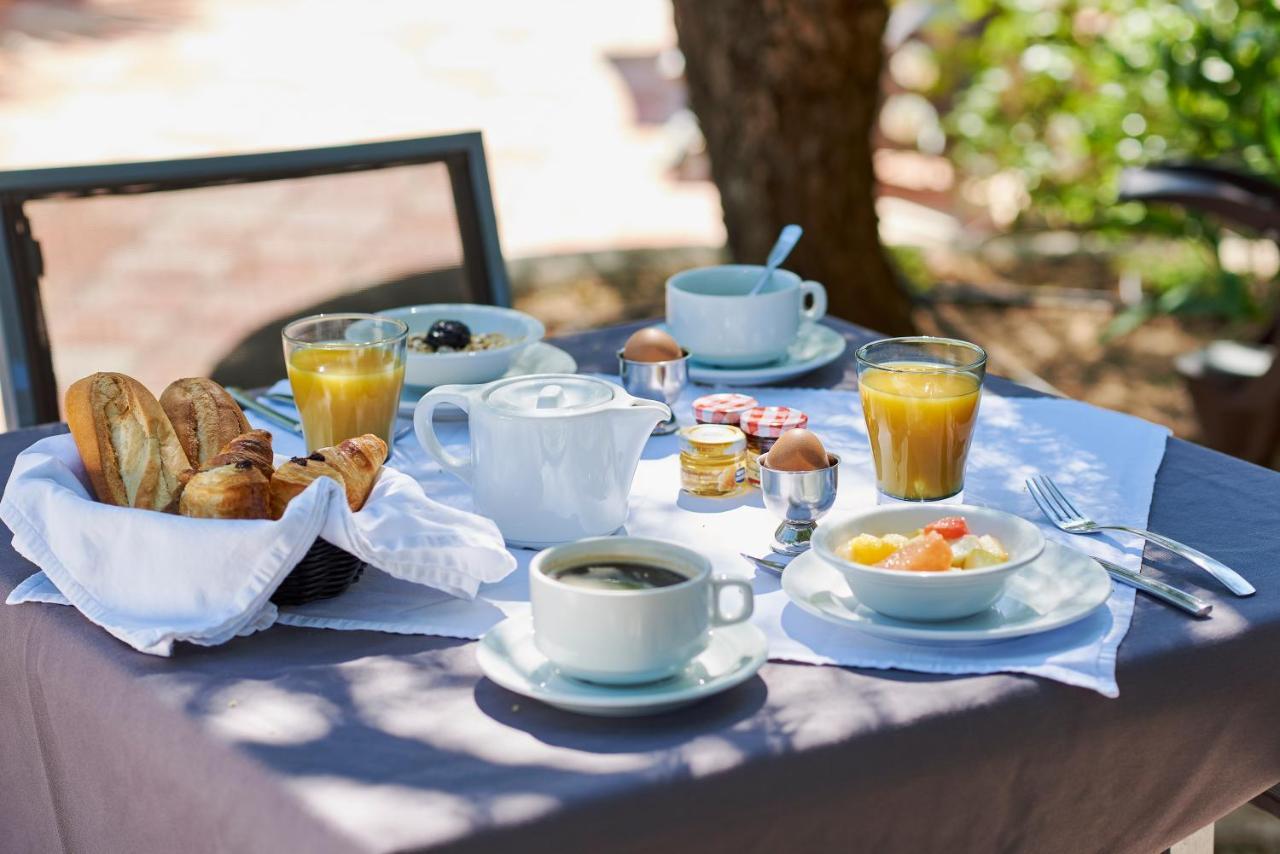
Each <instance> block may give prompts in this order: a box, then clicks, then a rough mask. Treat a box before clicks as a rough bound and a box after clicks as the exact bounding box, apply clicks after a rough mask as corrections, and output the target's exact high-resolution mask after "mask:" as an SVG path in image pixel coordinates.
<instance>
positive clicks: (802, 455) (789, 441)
mask: <svg viewBox="0 0 1280 854" xmlns="http://www.w3.org/2000/svg"><path fill="white" fill-rule="evenodd" d="M764 464H765V465H767V466H768V467H769V468H771V469H777V470H778V471H817V470H818V469H824V468H826V467H827V466H829V465H830V464H831V461H830V460H829V459H828V458H827V449H826V448H824V447H822V441H821V440H820V439H818V437H817V436H816V435H814V434H813V433H811V432H810V431H808V430H806V429H804V428H803V427H798V428H796V429H794V430H788V431H787V432H785V433H783V434H782V435H781V436H779V437H778V440H777V441H776V442H774V443H773V447H772V448H770V449H769V453H768V454H766V455H765V460H764Z"/></svg>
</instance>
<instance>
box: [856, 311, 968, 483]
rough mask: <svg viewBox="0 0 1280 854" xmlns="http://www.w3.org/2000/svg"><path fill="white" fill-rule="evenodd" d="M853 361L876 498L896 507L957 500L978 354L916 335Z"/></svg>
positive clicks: (880, 344) (961, 344)
mask: <svg viewBox="0 0 1280 854" xmlns="http://www.w3.org/2000/svg"><path fill="white" fill-rule="evenodd" d="M856 358H857V369H858V391H859V394H860V395H861V397H862V414H863V416H864V417H865V418H866V420H867V438H868V439H869V440H870V442H871V455H872V457H873V458H874V459H875V464H876V486H877V487H878V488H879V490H880V492H881V493H882V494H883V495H886V496H888V497H889V498H893V499H897V500H900V501H941V500H942V499H944V498H952V497H954V496H956V495H959V494H960V492H961V491H962V490H963V489H964V467H965V460H966V458H967V457H968V455H969V443H970V440H971V439H972V438H973V427H974V424H975V423H976V422H977V420H978V400H979V398H980V397H981V395H982V380H983V378H984V377H985V376H986V372H987V354H986V351H984V350H983V349H982V348H981V347H979V346H978V345H977V344H970V343H969V342H968V341H957V340H955V339H951V338H930V337H927V336H917V337H912V338H887V339H885V340H883V341H873V342H872V343H870V344H867V345H865V346H863V347H861V348H859V349H858V352H857V354H856Z"/></svg>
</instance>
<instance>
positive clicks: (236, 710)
mask: <svg viewBox="0 0 1280 854" xmlns="http://www.w3.org/2000/svg"><path fill="white" fill-rule="evenodd" d="M203 712H204V714H205V720H206V721H207V722H208V724H209V728H210V729H211V730H212V731H213V732H214V733H215V734H216V735H218V736H220V737H222V738H225V739H227V740H229V741H239V742H252V743H256V744H274V745H291V744H305V743H307V742H312V741H319V740H320V739H322V738H324V737H325V736H327V735H328V734H329V733H330V731H331V730H332V728H333V725H334V723H335V721H337V720H338V718H339V717H340V715H341V711H340V710H339V709H338V707H337V706H335V705H334V704H333V703H331V702H330V701H329V700H327V699H325V698H324V697H321V696H318V695H316V694H312V693H309V692H305V691H297V690H292V689H290V688H288V687H285V686H283V685H281V684H279V683H278V682H267V681H263V680H256V679H252V680H251V679H245V680H241V681H239V682H235V683H233V684H231V685H227V686H225V687H223V688H221V689H219V690H217V691H215V692H214V693H213V694H211V695H210V696H209V697H208V698H207V700H206V701H204V703H203Z"/></svg>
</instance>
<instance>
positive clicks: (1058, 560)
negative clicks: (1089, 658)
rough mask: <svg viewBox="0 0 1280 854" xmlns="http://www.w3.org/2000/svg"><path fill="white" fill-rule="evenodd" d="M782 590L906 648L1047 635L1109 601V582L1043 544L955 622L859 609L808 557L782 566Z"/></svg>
mask: <svg viewBox="0 0 1280 854" xmlns="http://www.w3.org/2000/svg"><path fill="white" fill-rule="evenodd" d="M782 589H783V590H785V591H786V593H787V596H788V597H790V599H791V601H792V602H794V603H796V605H798V606H800V608H801V609H803V610H805V611H808V612H809V613H810V614H813V615H814V616H815V617H821V618H822V619H824V620H826V621H828V622H831V623H835V624H837V625H840V626H847V627H849V628H854V629H858V630H859V631H863V632H866V633H867V634H869V635H874V636H876V637H881V638H888V639H889V640H896V641H906V642H908V643H926V644H954V643H965V644H972V643H990V642H992V641H998V640H1006V639H1008V638H1017V637H1025V636H1027V635H1035V634H1040V633H1041V632H1048V631H1052V630H1053V629H1058V628H1061V627H1063V626H1066V625H1070V624H1071V623H1074V622H1076V621H1078V620H1083V619H1084V618H1085V617H1087V616H1089V615H1090V614H1092V613H1093V612H1094V611H1095V610H1096V609H1097V608H1099V607H1100V606H1101V605H1102V604H1103V603H1104V602H1106V601H1107V597H1108V596H1110V595H1111V578H1110V577H1109V576H1108V575H1107V572H1106V570H1104V569H1103V568H1102V567H1101V566H1100V565H1099V564H1098V562H1097V561H1095V560H1094V559H1093V558H1091V557H1089V556H1088V555H1085V554H1081V553H1080V552H1077V551H1074V550H1072V549H1068V548H1066V547H1065V546H1060V545H1058V544H1057V543H1054V542H1047V543H1045V547H1044V553H1043V554H1042V555H1041V556H1040V557H1038V558H1036V559H1035V560H1033V561H1031V562H1030V563H1028V564H1027V565H1026V566H1024V567H1022V568H1021V569H1020V570H1018V571H1017V572H1016V573H1014V574H1013V575H1012V576H1011V577H1010V578H1009V583H1008V586H1007V587H1005V591H1004V595H1002V596H1001V597H1000V598H999V599H998V600H996V603H995V604H994V605H992V606H991V607H990V608H988V609H987V610H985V611H982V612H980V613H977V614H974V615H973V616H972V617H965V618H963V619H960V620H947V621H945V622H938V623H921V622H914V621H910V620H898V619H894V618H893V617H886V616H884V615H883V614H880V613H877V612H876V611H873V610H871V609H870V608H868V607H867V606H866V605H863V604H862V603H861V602H859V601H858V599H857V597H855V596H854V595H853V593H852V592H850V590H849V585H848V584H846V583H845V580H844V576H843V575H841V574H840V571H839V570H838V569H836V568H835V567H834V566H831V565H830V564H828V563H827V562H826V561H824V560H823V559H822V558H821V557H819V556H818V555H817V554H816V553H814V552H806V553H805V554H803V555H801V556H800V557H797V558H795V559H794V560H792V561H791V563H790V564H788V565H787V568H786V570H784V571H783V573H782Z"/></svg>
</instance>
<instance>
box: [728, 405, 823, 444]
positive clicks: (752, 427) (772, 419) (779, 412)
mask: <svg viewBox="0 0 1280 854" xmlns="http://www.w3.org/2000/svg"><path fill="white" fill-rule="evenodd" d="M808 423H809V416H808V415H805V414H804V413H803V412H801V411H800V410H799V409H792V408H791V407H789V406H757V407H756V408H755V409H748V410H747V411H746V412H744V413H742V419H741V421H740V422H739V425H740V426H741V427H742V432H744V433H746V434H747V435H749V436H759V437H761V438H764V439H776V438H777V437H779V436H781V435H782V434H783V433H785V432H787V431H788V430H794V429H795V428H797V427H803V426H805V425H806V424H808Z"/></svg>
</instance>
